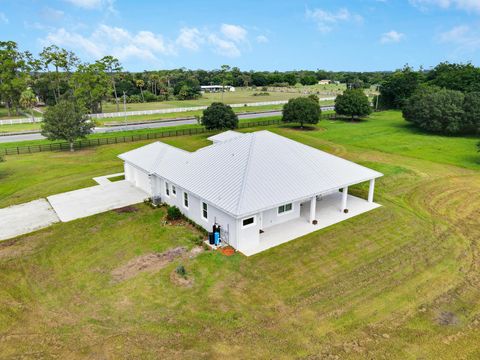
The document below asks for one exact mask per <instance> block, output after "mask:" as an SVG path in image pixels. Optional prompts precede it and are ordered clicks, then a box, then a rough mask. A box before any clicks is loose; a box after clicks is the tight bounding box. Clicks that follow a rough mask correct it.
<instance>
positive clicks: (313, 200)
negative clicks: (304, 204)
mask: <svg viewBox="0 0 480 360" xmlns="http://www.w3.org/2000/svg"><path fill="white" fill-rule="evenodd" d="M316 211H317V197H316V196H314V197H312V198H311V199H310V224H311V223H313V220H315V214H316Z"/></svg>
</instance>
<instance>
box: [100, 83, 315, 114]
mask: <svg viewBox="0 0 480 360" xmlns="http://www.w3.org/2000/svg"><path fill="white" fill-rule="evenodd" d="M278 89H281V88H278ZM288 89H290V88H288ZM260 92H262V90H261V88H257V89H255V90H252V89H243V88H237V90H236V91H233V92H225V93H223V102H224V103H226V104H243V103H252V102H264V101H278V100H288V99H291V98H294V97H299V96H305V95H306V94H304V92H302V91H299V90H297V89H295V88H291V89H290V90H286V89H285V92H280V91H270V92H269V94H270V95H268V96H254V95H253V94H254V93H260ZM307 95H308V94H307ZM215 101H220V102H221V101H222V93H205V94H203V96H202V97H201V98H200V99H196V100H169V101H159V102H149V103H134V104H127V111H135V110H155V109H169V108H178V107H193V106H202V105H210V104H211V103H212V102H215ZM116 111H117V107H116V105H115V104H112V103H105V104H104V105H103V112H116ZM120 111H123V103H121V104H120Z"/></svg>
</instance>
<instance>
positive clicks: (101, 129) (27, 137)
mask: <svg viewBox="0 0 480 360" xmlns="http://www.w3.org/2000/svg"><path fill="white" fill-rule="evenodd" d="M322 110H323V111H326V110H333V106H322ZM281 114H282V112H281V111H278V110H276V111H269V112H262V113H251V114H240V115H238V118H239V119H258V118H262V117H267V116H276V115H281ZM196 123H197V121H196V120H195V119H186V120H171V121H162V122H155V123H146V124H136V125H122V126H110V127H96V128H95V129H94V130H93V132H94V133H96V134H99V133H108V132H114V131H129V130H139V129H156V128H162V127H166V126H178V125H191V124H196ZM42 139H45V137H43V136H42V135H41V134H38V133H36V134H23V135H7V136H0V143H8V142H17V141H30V140H42Z"/></svg>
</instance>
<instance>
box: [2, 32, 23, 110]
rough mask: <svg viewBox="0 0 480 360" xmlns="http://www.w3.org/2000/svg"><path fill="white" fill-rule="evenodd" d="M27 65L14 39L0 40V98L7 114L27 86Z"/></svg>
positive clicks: (15, 106) (16, 103)
mask: <svg viewBox="0 0 480 360" xmlns="http://www.w3.org/2000/svg"><path fill="white" fill-rule="evenodd" d="M28 71H29V67H28V64H27V62H26V61H25V53H22V52H20V51H18V48H17V43H15V42H14V41H0V100H1V101H3V102H4V103H5V105H6V106H7V110H8V115H11V114H12V112H11V110H12V107H13V108H15V112H17V108H18V105H19V99H20V94H21V93H22V91H23V90H25V88H26V87H27V78H28Z"/></svg>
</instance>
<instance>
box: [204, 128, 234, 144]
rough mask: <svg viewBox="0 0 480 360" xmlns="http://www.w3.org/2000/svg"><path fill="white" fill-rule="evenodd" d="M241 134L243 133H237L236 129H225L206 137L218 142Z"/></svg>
mask: <svg viewBox="0 0 480 360" xmlns="http://www.w3.org/2000/svg"><path fill="white" fill-rule="evenodd" d="M242 135H243V134H242V133H239V132H237V131H233V130H227V131H224V132H221V133H219V134H217V135H213V136H210V137H209V138H207V139H208V140H210V141H212V142H214V143H218V142H224V141H227V140H230V139H233V138H236V137H239V136H242Z"/></svg>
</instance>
